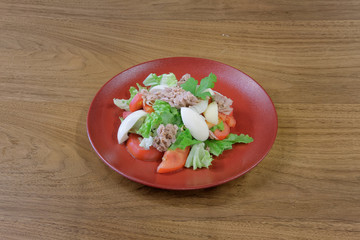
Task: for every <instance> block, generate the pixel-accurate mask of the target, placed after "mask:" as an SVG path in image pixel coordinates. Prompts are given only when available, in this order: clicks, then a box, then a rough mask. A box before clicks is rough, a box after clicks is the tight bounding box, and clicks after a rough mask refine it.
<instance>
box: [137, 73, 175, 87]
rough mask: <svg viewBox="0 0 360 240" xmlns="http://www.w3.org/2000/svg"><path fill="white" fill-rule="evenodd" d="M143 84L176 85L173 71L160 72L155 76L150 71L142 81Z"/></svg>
mask: <svg viewBox="0 0 360 240" xmlns="http://www.w3.org/2000/svg"><path fill="white" fill-rule="evenodd" d="M143 84H144V85H145V86H157V85H165V86H168V87H175V86H176V85H177V80H176V76H175V75H174V74H173V73H169V74H162V75H160V76H157V75H156V74H155V73H151V74H150V75H149V76H148V77H147V78H146V79H145V80H144V82H143Z"/></svg>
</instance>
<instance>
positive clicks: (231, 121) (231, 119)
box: [225, 115, 236, 127]
mask: <svg viewBox="0 0 360 240" xmlns="http://www.w3.org/2000/svg"><path fill="white" fill-rule="evenodd" d="M225 121H226V123H227V125H229V127H235V126H236V120H235V118H234V116H230V115H229V116H228V117H227V118H226V120H225Z"/></svg>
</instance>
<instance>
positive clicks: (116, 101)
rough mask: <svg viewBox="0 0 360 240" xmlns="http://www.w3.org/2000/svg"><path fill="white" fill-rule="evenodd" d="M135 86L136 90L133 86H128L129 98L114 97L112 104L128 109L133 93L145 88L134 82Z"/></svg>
mask: <svg viewBox="0 0 360 240" xmlns="http://www.w3.org/2000/svg"><path fill="white" fill-rule="evenodd" d="M136 85H137V87H138V88H139V90H137V89H136V88H135V87H130V89H129V92H130V98H129V99H117V98H114V99H113V101H114V104H115V105H116V106H117V107H119V108H121V109H124V110H125V111H130V109H129V104H130V102H131V101H132V99H133V98H134V97H135V95H136V94H137V93H138V92H140V91H141V90H142V89H144V88H146V87H142V86H141V85H140V84H138V83H137V84H136Z"/></svg>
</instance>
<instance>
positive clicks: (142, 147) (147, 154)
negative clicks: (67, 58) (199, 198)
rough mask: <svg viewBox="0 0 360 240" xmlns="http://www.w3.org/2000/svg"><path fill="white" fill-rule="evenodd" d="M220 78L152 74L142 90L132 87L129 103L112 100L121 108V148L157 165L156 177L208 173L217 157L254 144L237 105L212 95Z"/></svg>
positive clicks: (139, 87) (119, 139) (225, 98)
mask: <svg viewBox="0 0 360 240" xmlns="http://www.w3.org/2000/svg"><path fill="white" fill-rule="evenodd" d="M216 81H217V77H216V76H215V74H213V73H210V74H209V76H207V77H205V78H203V79H202V80H201V81H200V83H199V82H198V81H197V80H195V79H194V78H192V77H191V76H190V74H188V73H187V74H185V75H184V76H183V77H182V78H181V79H180V80H179V81H178V80H177V79H176V76H175V75H174V74H173V73H169V74H162V75H159V76H157V75H156V74H154V73H151V74H150V75H149V76H148V77H147V78H146V79H145V80H144V81H143V85H144V86H141V85H140V84H137V87H130V89H129V91H130V98H129V99H114V104H115V105H116V106H118V107H119V108H121V109H123V110H124V112H123V114H122V118H120V119H121V124H120V127H119V129H118V134H117V139H118V143H119V144H122V143H125V142H126V148H127V150H128V152H129V153H130V154H131V155H132V156H133V157H134V158H136V159H139V160H145V161H159V160H161V163H160V164H159V166H158V168H157V172H158V173H168V172H174V171H178V170H181V169H183V168H184V167H185V168H192V169H193V170H196V169H198V168H209V166H210V165H211V163H212V161H213V160H214V156H219V155H220V154H222V152H223V151H225V150H228V149H232V145H233V144H235V143H251V142H252V141H253V138H251V137H249V136H248V135H245V134H240V135H237V134H233V133H231V128H233V127H235V126H236V119H235V118H234V116H233V108H232V103H233V101H232V100H231V99H230V98H228V97H226V96H223V95H222V94H221V93H218V92H216V91H214V90H213V88H214V85H215V82H216Z"/></svg>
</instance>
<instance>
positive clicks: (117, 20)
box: [0, 0, 360, 239]
mask: <svg viewBox="0 0 360 240" xmlns="http://www.w3.org/2000/svg"><path fill="white" fill-rule="evenodd" d="M31 2H32V1H21V0H19V1H12V0H3V1H1V3H0V36H1V38H0V51H1V54H0V61H1V62H0V72H1V74H0V92H1V93H0V239H360V185H359V180H360V163H359V161H360V110H359V109H360V96H359V93H360V40H359V39H360V2H359V1H358V0H345V1H335V0H327V1H321V0H312V1H310V0H304V1H291V0H281V1H265V0H264V1H261V0H242V1H235V0H234V1H225V0H224V1H209V2H208V1H188V0H185V1H164V0H159V1H139V0H136V1H135V0H134V1H109V0H108V1H96V0H89V1H43V0H39V1H33V2H34V3H31ZM171 56H193V57H202V58H208V59H213V60H217V61H221V62H224V63H226V64H229V65H231V66H234V67H236V68H238V69H241V70H242V71H244V72H245V73H247V74H249V75H250V76H252V77H253V78H254V79H256V80H257V81H258V82H259V83H260V84H261V85H262V86H263V87H264V88H265V89H266V91H267V92H268V93H269V95H270V96H271V98H272V100H273V101H274V103H275V106H276V109H277V113H278V117H279V130H278V135H277V139H276V142H275V144H274V146H273V148H272V150H271V151H270V154H269V155H268V156H267V157H266V158H265V159H264V160H263V161H262V162H261V163H260V164H259V165H258V166H257V167H256V168H254V169H253V170H252V171H250V172H249V173H248V174H246V175H244V176H243V177H240V178H238V179H236V180H234V181H231V182H229V183H226V184H224V185H221V186H218V187H214V188H210V189H203V190H196V191H195V190H194V191H166V190H160V189H154V188H150V187H146V186H143V185H141V184H138V183H134V182H132V181H130V180H128V179H126V178H124V177H122V176H121V175H119V174H117V173H116V172H114V171H113V170H111V169H110V168H109V167H108V166H106V165H105V164H104V163H103V162H102V161H101V160H100V159H99V158H98V156H97V155H96V154H95V152H94V151H93V149H92V148H91V145H90V143H89V140H88V138H87V134H86V114H87V111H88V108H89V105H90V102H91V100H92V98H93V97H94V95H95V93H96V92H97V91H98V89H99V88H100V87H101V86H102V85H103V84H104V83H105V82H106V81H107V80H108V79H110V78H111V77H112V76H114V75H115V74H117V73H118V72H121V71H122V70H124V69H126V68H129V67H131V66H133V65H135V64H138V63H141V62H144V61H148V60H152V59H157V58H164V57H171Z"/></svg>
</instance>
